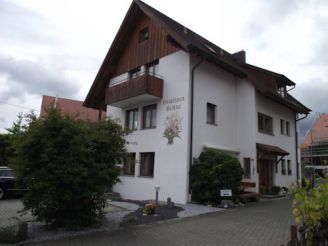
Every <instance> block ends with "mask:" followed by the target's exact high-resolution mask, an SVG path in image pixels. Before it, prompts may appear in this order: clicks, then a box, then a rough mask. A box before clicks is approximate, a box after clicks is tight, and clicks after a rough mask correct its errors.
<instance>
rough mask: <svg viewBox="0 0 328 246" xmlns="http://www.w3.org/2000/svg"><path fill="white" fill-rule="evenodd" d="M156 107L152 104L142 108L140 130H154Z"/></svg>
mask: <svg viewBox="0 0 328 246" xmlns="http://www.w3.org/2000/svg"><path fill="white" fill-rule="evenodd" d="M156 114H157V105H156V104H153V105H150V106H146V107H144V108H143V112H142V128H143V129H147V128H156Z"/></svg>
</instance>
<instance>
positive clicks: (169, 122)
mask: <svg viewBox="0 0 328 246" xmlns="http://www.w3.org/2000/svg"><path fill="white" fill-rule="evenodd" d="M164 126H165V130H164V137H165V138H167V144H169V145H171V144H173V140H174V138H180V136H179V134H180V132H181V130H182V117H180V116H179V114H178V112H174V113H171V114H169V115H168V116H166V121H165V124H164Z"/></svg>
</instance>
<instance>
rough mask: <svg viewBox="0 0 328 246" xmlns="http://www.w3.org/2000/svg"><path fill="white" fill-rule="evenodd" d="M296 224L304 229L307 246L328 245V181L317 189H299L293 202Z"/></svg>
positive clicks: (308, 187) (309, 187) (309, 186)
mask: <svg viewBox="0 0 328 246" xmlns="http://www.w3.org/2000/svg"><path fill="white" fill-rule="evenodd" d="M293 213H294V215H295V217H296V222H297V223H298V224H300V225H302V226H303V227H302V228H301V231H303V236H302V237H301V238H305V240H306V243H307V244H306V245H326V244H327V243H328V240H327V238H328V180H327V178H326V179H324V181H323V182H322V183H321V184H319V185H318V186H317V187H315V188H312V187H311V185H310V182H308V184H307V187H305V188H302V187H297V188H296V190H295V198H294V201H293Z"/></svg>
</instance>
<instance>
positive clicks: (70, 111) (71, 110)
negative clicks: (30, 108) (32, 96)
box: [40, 95, 106, 122]
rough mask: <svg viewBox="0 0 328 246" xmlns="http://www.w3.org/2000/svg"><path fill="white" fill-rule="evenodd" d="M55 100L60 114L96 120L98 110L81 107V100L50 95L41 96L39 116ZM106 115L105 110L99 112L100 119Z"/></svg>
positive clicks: (45, 111)
mask: <svg viewBox="0 0 328 246" xmlns="http://www.w3.org/2000/svg"><path fill="white" fill-rule="evenodd" d="M55 101H56V105H57V106H58V107H59V108H60V110H61V112H62V115H69V116H71V117H76V118H78V119H81V120H88V121H93V122H95V121H98V117H99V112H98V110H95V109H91V108H86V107H83V105H82V104H83V102H82V101H77V100H72V99H67V98H60V97H58V98H57V100H56V97H52V96H45V95H43V96H42V104H41V114H40V116H44V115H46V114H47V109H48V108H49V107H50V106H51V105H53V104H54V103H55ZM105 117H106V112H105V111H102V112H101V119H104V118H105Z"/></svg>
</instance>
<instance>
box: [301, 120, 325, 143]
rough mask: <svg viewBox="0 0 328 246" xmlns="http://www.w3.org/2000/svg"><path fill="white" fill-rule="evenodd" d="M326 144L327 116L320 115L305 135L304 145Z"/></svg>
mask: <svg viewBox="0 0 328 246" xmlns="http://www.w3.org/2000/svg"><path fill="white" fill-rule="evenodd" d="M322 142H328V114H322V115H320V117H319V118H318V119H317V120H316V122H315V123H314V125H313V127H312V128H311V130H310V131H309V132H308V133H307V135H306V137H305V140H304V144H305V145H311V144H312V143H322Z"/></svg>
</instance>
